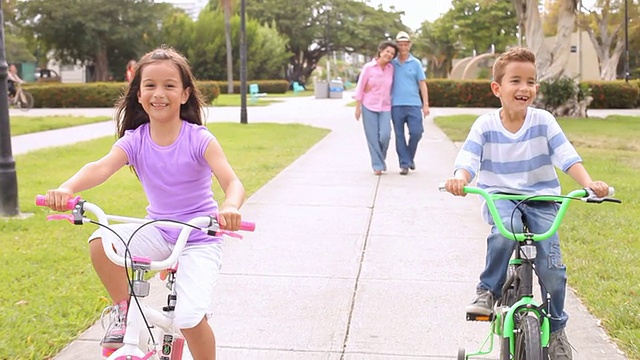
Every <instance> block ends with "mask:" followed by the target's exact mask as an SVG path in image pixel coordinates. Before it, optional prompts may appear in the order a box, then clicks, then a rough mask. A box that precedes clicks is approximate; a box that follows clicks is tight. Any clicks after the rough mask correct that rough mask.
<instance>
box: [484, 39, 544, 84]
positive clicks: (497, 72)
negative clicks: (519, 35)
mask: <svg viewBox="0 0 640 360" xmlns="http://www.w3.org/2000/svg"><path fill="white" fill-rule="evenodd" d="M512 62H529V63H532V64H533V65H534V66H535V65H536V55H535V54H534V53H533V51H531V50H529V49H527V48H523V47H515V48H511V49H509V50H507V51H506V52H504V53H502V54H501V55H500V56H499V57H498V58H497V59H496V62H494V63H493V81H495V82H497V83H500V82H502V78H503V77H504V74H505V72H506V68H507V65H509V64H510V63H512Z"/></svg>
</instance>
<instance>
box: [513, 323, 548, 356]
mask: <svg viewBox="0 0 640 360" xmlns="http://www.w3.org/2000/svg"><path fill="white" fill-rule="evenodd" d="M515 350H516V353H515V356H514V357H513V359H514V360H543V359H542V341H541V339H540V320H539V319H538V318H537V317H536V316H533V315H527V314H525V315H523V316H522V318H521V319H520V321H519V322H518V332H517V333H516V349H515Z"/></svg>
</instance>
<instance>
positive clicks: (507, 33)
mask: <svg viewBox="0 0 640 360" xmlns="http://www.w3.org/2000/svg"><path fill="white" fill-rule="evenodd" d="M452 5H453V8H452V9H451V10H449V11H448V12H447V13H449V12H450V13H451V16H452V20H453V24H454V27H453V32H454V33H455V35H456V36H457V37H458V40H459V41H460V44H461V45H462V47H463V48H465V49H466V50H467V54H466V55H467V56H470V55H471V53H472V50H475V51H476V53H484V52H487V51H490V50H491V49H498V50H504V49H505V48H506V47H507V46H508V45H511V44H513V43H514V41H515V40H516V33H517V26H518V21H517V18H516V14H515V11H514V9H513V5H512V4H511V0H480V1H479V0H453V2H452Z"/></svg>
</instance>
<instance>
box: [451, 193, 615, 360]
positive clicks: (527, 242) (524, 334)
mask: <svg viewBox="0 0 640 360" xmlns="http://www.w3.org/2000/svg"><path fill="white" fill-rule="evenodd" d="M440 190H441V191H445V190H444V184H441V185H440ZM464 192H465V193H467V194H476V195H480V196H482V197H483V198H484V199H485V200H486V204H487V208H488V209H489V213H490V214H491V216H492V217H493V219H494V222H495V225H496V228H497V229H498V230H499V231H500V233H501V234H502V235H503V236H504V237H506V238H507V239H511V240H514V241H516V247H515V250H514V256H513V258H512V259H511V260H510V261H509V266H508V268H507V277H506V281H505V283H504V285H503V287H502V294H503V295H502V298H501V299H500V300H499V301H498V302H496V304H495V306H494V311H493V314H492V315H477V314H470V313H467V320H468V321H487V322H491V326H490V332H489V335H488V336H487V338H486V339H485V340H484V342H483V343H482V345H481V346H480V349H479V350H478V351H476V352H473V353H470V354H467V353H466V351H465V349H462V348H461V349H459V350H458V360H468V359H469V358H470V357H477V356H483V355H487V354H490V353H491V352H492V351H493V339H494V335H497V336H498V337H499V338H500V360H547V359H548V358H549V357H548V348H549V338H550V335H551V331H550V323H549V317H550V315H549V300H550V297H549V294H546V296H544V297H545V299H544V301H543V302H542V303H539V302H538V301H537V300H535V299H534V295H533V273H534V272H535V267H534V259H535V258H536V247H535V245H534V241H541V240H545V239H548V238H549V237H551V236H552V235H553V234H555V233H556V232H557V231H558V228H559V227H560V223H561V222H562V219H563V217H564V215H565V213H566V211H567V208H568V206H569V202H570V201H571V200H581V201H584V202H587V203H602V202H615V203H621V201H620V200H618V199H614V198H611V197H604V198H598V197H596V195H595V194H594V193H593V192H592V191H591V190H590V189H579V190H574V191H572V192H570V193H569V194H567V195H536V196H531V195H512V194H500V193H488V192H487V191H485V190H483V189H480V188H477V187H472V186H465V188H464ZM609 196H613V188H610V189H609ZM497 200H515V201H520V202H521V203H522V202H525V201H554V202H556V203H558V204H559V205H560V206H559V209H558V213H557V215H556V218H555V219H554V221H553V224H552V225H551V227H550V228H549V230H547V231H546V232H545V233H542V234H534V233H531V232H529V230H528V229H526V228H525V232H524V233H515V232H510V231H509V230H508V229H507V228H506V227H505V225H504V223H503V222H502V220H501V218H500V215H499V214H498V210H497V208H496V205H495V201H497ZM487 344H488V345H487ZM487 346H488V348H487Z"/></svg>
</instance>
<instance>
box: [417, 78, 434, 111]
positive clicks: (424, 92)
mask: <svg viewBox="0 0 640 360" xmlns="http://www.w3.org/2000/svg"><path fill="white" fill-rule="evenodd" d="M418 86H420V96H421V97H422V115H423V116H427V115H429V113H430V112H431V111H430V110H429V89H427V82H426V81H424V80H420V81H419V82H418Z"/></svg>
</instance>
